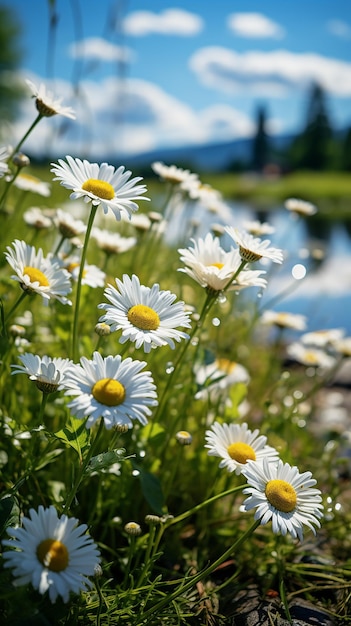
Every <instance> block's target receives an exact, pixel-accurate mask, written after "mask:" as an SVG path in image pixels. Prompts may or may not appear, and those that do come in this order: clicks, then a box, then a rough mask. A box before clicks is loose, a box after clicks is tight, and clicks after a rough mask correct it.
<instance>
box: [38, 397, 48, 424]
mask: <svg viewBox="0 0 351 626" xmlns="http://www.w3.org/2000/svg"><path fill="white" fill-rule="evenodd" d="M48 395H49V394H47V393H43V394H42V398H41V404H40V409H39V418H38V424H41V423H42V421H43V418H44V412H45V407H46V403H47V400H48Z"/></svg>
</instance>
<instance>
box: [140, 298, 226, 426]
mask: <svg viewBox="0 0 351 626" xmlns="http://www.w3.org/2000/svg"><path fill="white" fill-rule="evenodd" d="M215 299H216V297H215V296H214V295H213V293H212V292H208V293H207V297H206V300H205V303H204V305H203V307H202V311H201V313H200V317H199V320H198V321H197V322H196V324H194V327H193V329H192V331H191V333H190V336H189V339H188V340H187V341H185V342H184V343H183V346H182V349H181V350H180V351H179V353H178V357H177V359H176V361H175V363H174V366H173V370H172V372H171V373H170V375H169V376H168V378H167V382H166V385H165V387H164V389H163V392H162V396H161V398H160V400H159V404H158V407H157V409H156V411H155V414H154V416H153V423H155V422H156V419H157V417H158V415H159V414H160V413H161V410H162V409H163V405H164V403H165V400H166V398H167V393H168V390H169V389H170V387H171V385H172V383H173V381H174V378H175V376H176V374H178V373H179V370H180V367H179V366H180V363H181V361H182V360H183V358H184V355H185V353H186V351H187V349H188V347H189V346H190V345H191V342H192V340H193V339H194V336H195V334H196V333H197V331H198V330H200V329H201V327H202V325H203V323H204V320H205V317H206V315H207V313H208V311H209V310H210V308H211V306H212V304H213V303H214V301H215ZM150 434H151V429H150Z"/></svg>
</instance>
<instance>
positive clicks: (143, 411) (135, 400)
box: [65, 352, 157, 429]
mask: <svg viewBox="0 0 351 626" xmlns="http://www.w3.org/2000/svg"><path fill="white" fill-rule="evenodd" d="M145 365H146V362H145V361H137V360H132V359H131V358H130V357H128V358H126V359H124V360H122V357H121V356H120V355H117V356H115V357H113V356H107V357H105V358H104V357H102V356H101V354H100V353H99V352H94V354H93V358H92V359H91V360H89V359H87V358H86V357H82V358H81V359H80V364H74V365H72V366H71V368H69V369H68V371H67V375H66V380H65V387H66V392H65V395H68V396H76V397H75V398H74V399H73V400H71V401H70V402H69V404H68V408H69V409H70V410H71V412H72V414H73V415H75V416H76V417H77V418H78V419H85V418H87V422H86V427H87V428H91V426H93V424H94V423H95V422H96V421H97V420H98V419H99V418H100V417H102V418H103V419H104V425H105V427H106V428H107V429H110V428H112V427H116V426H117V427H118V426H128V428H132V426H133V424H132V420H135V419H137V420H138V421H139V422H140V423H141V424H143V425H145V424H147V421H148V420H147V418H148V417H149V416H150V415H151V409H150V408H149V407H150V406H156V405H157V393H156V386H155V384H154V382H153V378H152V375H151V373H150V372H148V371H146V372H142V370H143V369H144V367H145Z"/></svg>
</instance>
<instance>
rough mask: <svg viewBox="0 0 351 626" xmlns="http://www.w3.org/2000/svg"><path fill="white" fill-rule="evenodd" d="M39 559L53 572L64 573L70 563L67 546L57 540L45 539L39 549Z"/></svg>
mask: <svg viewBox="0 0 351 626" xmlns="http://www.w3.org/2000/svg"><path fill="white" fill-rule="evenodd" d="M37 557H38V559H39V561H40V563H41V564H42V565H44V567H47V568H48V569H50V570H51V571H52V572H62V571H63V570H65V569H66V567H67V565H68V562H69V555H68V550H67V548H66V546H65V545H64V544H63V543H61V541H57V539H44V541H42V542H41V543H40V544H39V545H38V547H37Z"/></svg>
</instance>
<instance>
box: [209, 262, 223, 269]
mask: <svg viewBox="0 0 351 626" xmlns="http://www.w3.org/2000/svg"><path fill="white" fill-rule="evenodd" d="M223 266H224V263H211V265H210V267H217V268H218V269H219V270H221V269H222V267H223Z"/></svg>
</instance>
